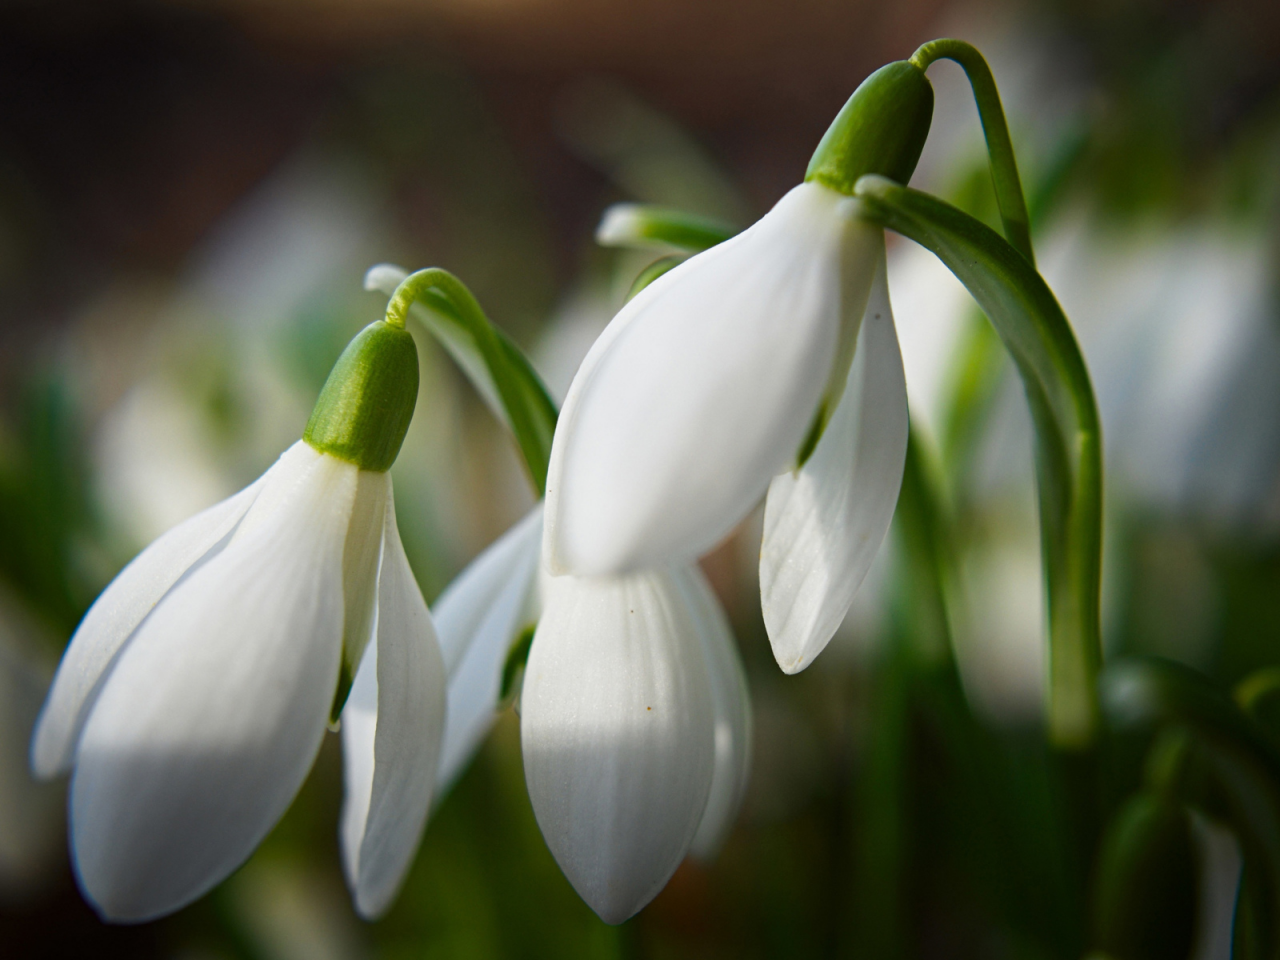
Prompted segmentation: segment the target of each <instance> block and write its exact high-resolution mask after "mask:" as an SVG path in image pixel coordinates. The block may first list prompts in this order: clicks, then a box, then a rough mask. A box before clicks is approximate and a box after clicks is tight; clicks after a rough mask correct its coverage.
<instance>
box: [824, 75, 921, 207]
mask: <svg viewBox="0 0 1280 960" xmlns="http://www.w3.org/2000/svg"><path fill="white" fill-rule="evenodd" d="M932 119H933V87H932V86H931V85H930V83H929V80H928V78H926V77H925V75H924V71H923V70H921V69H920V68H919V67H918V66H916V64H914V63H912V62H911V61H910V60H897V61H895V62H893V63H890V64H886V65H885V66H883V67H881V68H880V69H879V70H877V71H876V72H875V73H873V74H871V76H869V77H867V79H866V80H864V81H862V84H861V85H860V86H859V87H858V89H857V90H855V91H854V92H853V96H851V97H850V98H849V100H848V102H847V103H845V105H844V107H843V108H841V110H840V112H839V113H838V114H837V115H836V118H835V120H833V121H832V123H831V126H830V127H828V128H827V132H826V133H825V134H824V135H823V137H822V142H821V143H819V144H818V149H817V150H815V151H814V154H813V159H812V160H810V161H809V169H808V170H807V171H805V175H804V178H805V181H806V182H808V181H817V182H818V183H821V184H823V185H825V186H828V187H830V188H831V189H833V190H838V191H839V192H840V193H845V194H852V193H853V185H854V184H855V183H857V181H858V178H859V177H861V176H864V175H865V174H868V173H878V174H880V175H881V176H885V177H888V178H889V179H891V180H896V181H897V182H898V183H906V182H907V181H908V180H910V179H911V174H912V172H914V171H915V168H916V163H917V162H919V160H920V151H921V150H923V149H924V142H925V139H926V138H927V137H928V136H929V124H930V121H931V120H932Z"/></svg>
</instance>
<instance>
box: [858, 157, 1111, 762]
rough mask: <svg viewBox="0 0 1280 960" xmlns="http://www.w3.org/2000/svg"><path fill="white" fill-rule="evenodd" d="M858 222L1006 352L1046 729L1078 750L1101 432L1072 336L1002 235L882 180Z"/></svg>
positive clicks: (1094, 598) (1097, 566)
mask: <svg viewBox="0 0 1280 960" xmlns="http://www.w3.org/2000/svg"><path fill="white" fill-rule="evenodd" d="M855 196H857V197H858V198H859V199H861V200H862V202H863V212H864V215H865V216H868V217H869V218H870V219H872V220H874V221H876V222H878V223H880V224H882V225H883V226H886V227H888V228H890V229H892V230H896V231H897V232H898V233H901V234H902V235H904V236H906V237H909V238H910V239H912V240H914V241H916V242H917V243H919V244H920V245H922V246H924V247H926V248H927V249H929V250H930V251H932V252H933V253H934V254H935V255H937V257H938V258H939V259H940V260H942V262H943V263H945V264H946V265H947V266H948V267H949V268H950V269H951V272H952V273H954V274H955V275H956V277H957V278H958V279H959V280H960V282H961V283H963V284H964V285H965V287H967V288H968V290H969V292H970V293H971V294H972V295H973V297H974V299H975V300H977V301H978V305H979V306H980V307H982V309H983V312H984V313H986V315H987V317H988V318H990V320H991V323H992V326H994V327H995V329H996V332H997V333H998V334H999V335H1000V339H1001V340H1002V341H1003V342H1004V345H1005V348H1006V349H1007V350H1008V351H1009V353H1010V354H1011V355H1012V357H1013V359H1014V362H1015V364H1016V366H1017V369H1018V373H1019V375H1020V376H1021V378H1022V382H1023V387H1024V389H1025V391H1026V396H1027V402H1028V404H1029V406H1030V408H1031V416H1032V420H1033V422H1034V424H1035V428H1036V479H1037V483H1038V486H1039V492H1040V526H1041V544H1042V550H1043V556H1044V567H1045V579H1046V584H1047V593H1048V600H1049V653H1050V667H1049V734H1050V738H1051V740H1052V741H1053V742H1054V743H1055V744H1057V745H1059V746H1063V747H1073V748H1076V747H1085V746H1087V745H1088V744H1089V743H1090V742H1091V741H1092V740H1093V738H1094V736H1095V734H1096V732H1097V728H1098V702H1097V690H1096V680H1097V674H1098V669H1099V666H1100V664H1101V660H1102V643H1101V625H1100V617H1099V597H1100V591H1101V578H1102V428H1101V424H1100V422H1099V419H1098V409H1097V403H1096V401H1095V399H1094V395H1093V386H1092V384H1091V383H1090V382H1089V372H1088V369H1087V368H1086V366H1085V363H1084V357H1083V356H1082V354H1081V353H1080V347H1079V345H1078V344H1077V343H1076V340H1075V334H1074V333H1073V332H1072V330H1071V325H1070V324H1069V323H1068V322H1067V318H1066V316H1064V315H1063V313H1062V308H1061V307H1060V306H1058V302H1057V300H1055V299H1054V296H1053V293H1052V291H1050V290H1049V287H1048V286H1047V285H1046V284H1045V282H1044V280H1043V278H1041V276H1040V275H1039V274H1038V273H1037V272H1036V271H1035V268H1034V267H1033V266H1032V265H1031V263H1030V262H1029V261H1028V260H1027V259H1026V258H1025V257H1024V256H1022V255H1021V254H1020V253H1019V252H1018V251H1017V250H1015V249H1014V248H1013V247H1012V246H1011V245H1010V244H1009V243H1008V242H1006V241H1005V240H1003V239H1002V238H1001V237H1000V235H999V234H997V233H996V232H995V231H993V230H991V229H989V228H988V227H987V226H986V225H984V224H982V223H980V222H979V221H977V220H975V219H974V218H973V217H970V216H969V215H968V214H966V213H963V212H962V211H960V210H957V209H956V208H955V207H952V206H951V205H950V204H947V203H944V202H943V201H941V200H939V199H937V198H936V197H931V196H929V195H928V194H926V193H921V192H919V191H917V190H911V189H909V188H907V187H903V186H901V185H899V184H896V183H894V182H893V181H891V180H887V179H885V178H884V177H876V176H867V177H863V178H862V179H861V180H859V181H858V184H857V187H856V190H855Z"/></svg>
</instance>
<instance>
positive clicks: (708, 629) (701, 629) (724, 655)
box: [677, 566, 753, 860]
mask: <svg viewBox="0 0 1280 960" xmlns="http://www.w3.org/2000/svg"><path fill="white" fill-rule="evenodd" d="M677 577H678V579H679V583H680V588H681V590H683V591H684V594H685V597H686V599H687V601H688V603H689V609H690V610H691V611H692V613H693V615H694V617H695V620H696V622H697V624H698V633H699V635H700V636H701V638H702V643H703V650H704V652H705V653H706V657H707V673H708V677H709V679H710V681H711V708H712V711H713V713H714V717H715V738H716V759H715V769H714V771H713V772H712V775H711V792H710V794H708V796H707V806H706V809H705V810H704V811H703V812H702V822H701V823H699V824H698V832H697V833H696V834H694V837H693V844H692V845H691V846H690V848H689V852H690V853H691V854H693V855H694V856H695V857H697V858H698V859H700V860H712V859H714V858H715V856H716V855H717V854H718V853H719V852H720V848H721V847H723V846H724V841H725V840H726V838H728V836H729V831H730V830H731V829H733V824H734V821H735V820H736V819H737V816H738V810H739V809H740V808H741V807H742V798H743V797H744V796H745V795H746V791H747V779H748V778H749V777H750V775H751V741H752V726H753V724H752V717H751V694H750V692H749V690H748V688H747V676H746V672H745V671H744V670H743V668H742V658H741V657H740V656H739V655H738V645H737V644H736V643H735V642H734V639H733V631H732V630H731V629H730V627H729V620H728V618H727V617H726V616H725V615H724V610H723V609H722V608H721V607H720V601H719V600H717V599H716V595H715V593H714V592H713V591H712V589H711V585H710V584H709V583H707V578H706V577H705V576H704V575H703V573H702V571H701V570H700V569H699V568H698V567H697V566H692V567H686V568H683V569H682V570H680V571H679V572H678V573H677Z"/></svg>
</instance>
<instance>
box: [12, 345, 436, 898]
mask: <svg viewBox="0 0 1280 960" xmlns="http://www.w3.org/2000/svg"><path fill="white" fill-rule="evenodd" d="M416 362H417V361H416V354H415V353H414V352H413V345H412V340H411V339H410V338H409V336H408V334H407V333H405V331H404V330H403V328H402V327H401V328H400V329H399V330H398V331H397V330H393V329H391V325H390V324H374V325H373V326H371V327H370V328H367V329H366V331H365V332H364V333H362V334H361V335H360V336H359V337H357V338H356V340H355V341H353V343H352V345H351V346H350V347H348V349H347V352H346V353H344V355H343V358H342V359H340V360H339V362H338V365H337V366H336V367H335V369H334V373H333V374H332V375H331V376H330V379H329V383H328V384H326V386H325V390H324V392H323V393H322V394H321V398H320V401H319V402H318V403H317V406H316V412H315V413H314V414H313V416H312V420H311V422H310V423H309V424H308V427H307V433H306V435H305V436H306V439H304V440H303V441H300V442H298V443H297V444H295V445H294V446H293V447H291V448H290V449H289V450H287V451H286V452H285V453H284V454H283V455H282V456H281V457H280V459H279V460H278V461H277V462H276V464H275V465H274V466H273V467H272V468H271V469H270V470H268V471H267V472H266V473H265V474H264V475H263V476H262V478H261V479H259V480H258V481H257V482H256V483H254V484H252V485H251V486H250V487H248V488H246V489H245V490H243V491H241V492H240V493H238V494H236V495H235V496H233V497H231V498H229V499H228V500H225V501H223V502H222V503H220V504H217V505H216V506H213V507H211V508H209V509H208V510H205V511H204V512H203V513H200V514H198V515H196V516H195V517H192V518H191V519H189V520H187V521H186V522H184V523H182V524H180V525H179V526H178V527H176V528H174V529H173V530H171V531H170V532H168V533H167V534H165V535H164V536H162V537H161V538H160V539H158V540H157V541H156V542H155V543H153V544H152V545H151V546H150V547H148V548H147V549H146V550H144V551H143V552H142V553H141V554H140V555H139V556H138V557H137V558H136V559H135V560H134V561H133V562H132V563H131V564H130V565H129V566H128V567H126V568H125V570H124V571H122V572H121V573H120V575H119V576H118V577H117V578H116V579H115V581H113V582H112V584H111V585H110V586H109V587H108V588H107V589H106V590H105V591H104V592H103V594H102V596H100V597H99V598H98V600H97V602H96V603H95V604H94V605H93V607H92V608H91V609H90V611H89V613H88V614H86V616H85V619H84V620H83V621H82V623H81V625H80V627H79V628H78V629H77V631H76V634H75V636H74V637H73V638H72V641H71V645H70V646H69V648H68V650H67V653H66V655H65V656H64V658H63V661H62V664H61V666H60V667H59V670H58V674H57V676H56V677H55V680H54V684H53V688H52V690H51V692H50V694H49V698H48V700H47V702H46V704H45V707H44V710H43V712H42V714H41V717H40V720H39V723H38V725H37V728H36V733H35V737H34V739H33V743H32V767H33V769H34V770H35V772H36V773H37V774H38V775H40V776H44V777H49V776H53V775H55V774H57V773H61V772H64V771H66V770H68V769H71V770H73V776H72V783H71V831H72V845H73V849H74V854H75V862H76V870H77V876H78V878H79V881H80V884H81V887H82V889H83V890H84V892H85V894H86V896H87V897H88V898H89V899H90V900H91V901H92V902H93V903H94V905H95V906H96V907H97V909H98V910H99V912H100V913H101V914H102V915H103V916H104V917H106V918H108V919H112V920H122V921H141V920H147V919H151V918H154V917H157V916H161V915H163V914H165V913H169V912H171V911H173V910H176V909H178V908H180V907H182V906H184V905H185V904H187V903H189V902H191V901H192V900H194V899H195V898H197V897H199V896H200V895H201V894H203V893H204V892H206V891H207V890H209V889H210V888H211V887H212V886H214V885H215V884H217V883H218V882H219V881H221V880H222V879H223V878H224V877H226V876H227V875H228V874H229V873H230V872H231V871H232V870H234V869H235V868H236V867H237V866H239V864H240V863H242V862H243V861H244V859H245V858H246V857H247V856H248V855H249V854H250V852H252V850H253V848H254V847H255V846H256V845H257V844H258V842H259V841H260V840H261V839H262V838H263V837H264V836H265V835H266V833H267V832H268V831H269V830H270V829H271V827H272V825H273V824H274V823H275V822H276V820H278V819H279V818H280V816H281V815H282V814H283V813H284V811H285V809H286V808H287V807H288V805H289V803H290V802H291V801H292V799H293V797H294V795H295V794H296V793H297V791H298V788H299V787H300V786H301V785H302V781H303V780H304V779H305V777H306V775H307V772H308V770H309V769H310V767H311V764H312V761H313V760H314V758H315V755H316V752H317V750H318V749H319V747H320V742H321V740H322V738H323V736H324V731H325V727H326V723H327V721H328V720H329V718H330V715H331V712H332V711H333V710H334V709H335V708H336V707H340V706H341V704H342V700H343V698H344V697H345V694H346V692H347V685H348V684H349V683H350V682H351V679H352V674H353V673H354V672H355V665H356V664H360V665H361V666H360V674H359V675H358V676H357V677H356V678H355V686H356V687H358V688H359V690H360V692H361V697H362V699H361V701H360V704H358V705H357V706H356V707H355V708H353V709H352V711H351V713H352V714H353V717H354V715H355V714H356V713H357V712H359V709H360V706H362V705H363V704H364V703H365V702H366V701H365V698H366V697H369V696H372V697H373V698H375V699H376V702H377V711H378V722H377V727H376V733H375V736H374V738H373V739H372V742H371V743H370V746H371V747H372V750H371V751H369V752H368V753H365V754H361V753H356V754H353V753H351V752H349V753H348V757H347V760H348V767H349V769H348V776H347V786H348V796H347V801H346V810H345V811H344V828H343V839H344V854H345V859H346V864H347V868H348V879H349V881H350V883H351V887H352V890H353V893H354V895H355V899H356V905H357V908H358V909H359V910H360V912H361V913H363V914H364V915H366V916H373V915H376V914H377V913H379V912H381V911H382V910H383V909H385V907H386V906H387V905H388V903H389V902H390V899H391V897H392V896H393V895H394V893H395V890H396V888H397V886H398V884H399V882H400V879H401V878H402V876H403V874H404V871H405V870H406V869H407V867H408V864H409V862H410V860H411V859H412V856H413V852H414V850H415V848H416V846H417V840H418V837H419V835H420V833H421V830H422V826H423V823H424V822H425V817H426V812H427V807H428V805H429V803H430V797H431V791H432V787H433V785H434V770H435V764H436V758H437V755H438V750H439V743H440V734H441V729H442V727H443V722H444V670H443V665H442V662H441V656H440V651H439V647H438V644H437V642H436V639H435V635H434V630H433V628H432V625H431V618H430V615H429V614H428V612H427V608H426V604H425V603H424V602H423V600H422V595H421V593H420V592H419V590H418V586H417V583H416V582H415V580H414V578H413V574H412V571H411V570H410V569H409V565H408V561H407V559H406V558H405V555H404V550H403V547H402V546H401V543H400V536H399V533H398V531H397V529H396V523H395V510H394V505H393V501H392V493H391V481H390V478H389V477H388V475H387V473H386V469H387V468H388V467H389V466H390V464H391V462H392V461H394V459H395V455H396V453H397V452H398V450H399V447H400V443H401V441H402V440H403V436H404V430H405V429H406V428H407V426H408V421H409V417H410V416H411V415H412V409H413V398H414V396H416V392H417V367H416ZM366 647H367V648H368V649H367V651H366ZM353 722H357V721H353Z"/></svg>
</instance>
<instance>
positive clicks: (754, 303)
mask: <svg viewBox="0 0 1280 960" xmlns="http://www.w3.org/2000/svg"><path fill="white" fill-rule="evenodd" d="M857 209H858V206H857V201H856V200H853V199H851V198H847V197H843V196H841V195H840V194H838V193H836V192H835V191H832V190H828V189H827V188H826V187H822V186H819V185H817V184H803V185H801V186H799V187H796V188H795V189H794V190H792V191H791V192H790V193H788V194H787V195H786V196H785V197H783V198H782V200H780V201H779V202H778V204H777V206H775V207H774V208H773V210H772V211H771V212H770V213H769V214H768V215H766V216H765V217H764V218H763V219H761V220H760V221H759V222H758V223H756V224H755V226H753V227H751V228H750V229H749V230H746V231H745V232H743V233H741V234H739V235H738V236H737V237H735V238H733V239H732V240H729V241H727V242H726V243H722V244H720V245H719V246H717V247H713V248H712V249H711V250H708V251H707V252H705V253H702V254H699V255H698V256H696V257H693V258H692V259H690V260H688V261H686V262H685V263H684V264H682V265H680V266H679V267H676V268H675V269H674V270H672V271H671V272H670V273H667V274H666V275H664V276H663V277H661V278H660V279H658V280H656V281H655V282H654V283H653V284H651V285H650V286H649V287H647V288H646V289H645V290H644V291H642V292H641V293H640V294H639V295H638V296H636V297H635V298H634V299H633V300H631V301H630V302H629V303H628V304H627V305H626V306H625V307H623V309H622V310H621V312H619V314H618V315H617V316H616V317H614V319H613V321H612V322H611V323H610V324H609V327H608V328H607V329H606V330H605V332H604V333H603V334H602V335H601V336H600V339H599V340H597V341H596V343H595V345H594V346H593V347H592V349H591V351H590V353H588V354H587V357H586V359H585V360H584V361H583V363H582V366H581V368H580V369H579V370H578V374H577V376H576V377H575V378H574V381H573V384H572V385H571V386H570V388H569V393H568V396H567V397H566V399H565V403H564V409H563V411H562V412H561V414H560V421H559V425H558V427H557V429H556V434H555V439H554V441H553V443H552V449H551V460H550V465H549V472H548V477H547V508H546V509H547V521H546V522H547V527H546V534H545V545H546V549H545V554H546V556H547V558H548V562H549V565H550V568H551V571H552V573H566V572H569V573H574V574H580V575H587V574H592V575H595V574H613V573H620V572H625V571H629V570H637V569H643V568H645V567H649V566H656V565H659V564H661V563H665V562H667V561H679V560H691V559H693V558H694V557H696V556H697V555H699V554H701V553H703V552H705V551H706V550H708V549H710V548H711V547H712V546H714V545H715V544H716V543H717V542H719V541H720V540H721V539H723V538H724V537H725V536H726V535H727V534H728V533H729V532H730V531H731V530H732V529H733V527H734V525H736V524H737V523H738V521H739V520H740V519H741V518H742V516H743V515H744V514H746V512H747V511H748V510H749V509H750V508H751V506H752V504H753V503H755V501H756V500H757V499H759V497H760V496H761V495H762V494H763V493H764V492H765V489H766V488H767V487H768V485H769V481H770V479H771V478H772V477H773V476H775V475H776V474H778V473H780V472H781V471H783V470H785V469H786V468H787V466H788V464H789V462H791V461H792V459H793V458H794V457H795V454H796V451H797V450H798V448H799V446H800V444H801V442H802V440H803V439H804V434H805V431H806V430H807V429H808V427H809V425H810V423H811V422H812V420H813V417H814V414H815V412H816V410H817V406H818V401H819V399H820V397H821V396H822V394H823V392H824V390H825V389H826V387H827V381H828V376H829V373H830V371H831V370H832V367H833V365H834V358H835V357H836V356H837V354H838V353H839V352H840V349H841V346H842V342H843V341H842V333H847V332H849V326H850V323H849V322H850V321H851V322H852V323H855V324H856V322H857V320H858V318H860V317H861V316H862V313H863V307H864V305H865V303H866V297H867V290H868V288H869V286H870V283H871V275H872V272H873V269H874V265H875V259H874V252H875V249H876V247H875V244H876V238H877V237H879V236H880V231H879V229H878V228H876V227H874V226H872V225H870V224H869V223H867V222H865V221H863V220H861V219H860V218H859V217H858V216H857Z"/></svg>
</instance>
